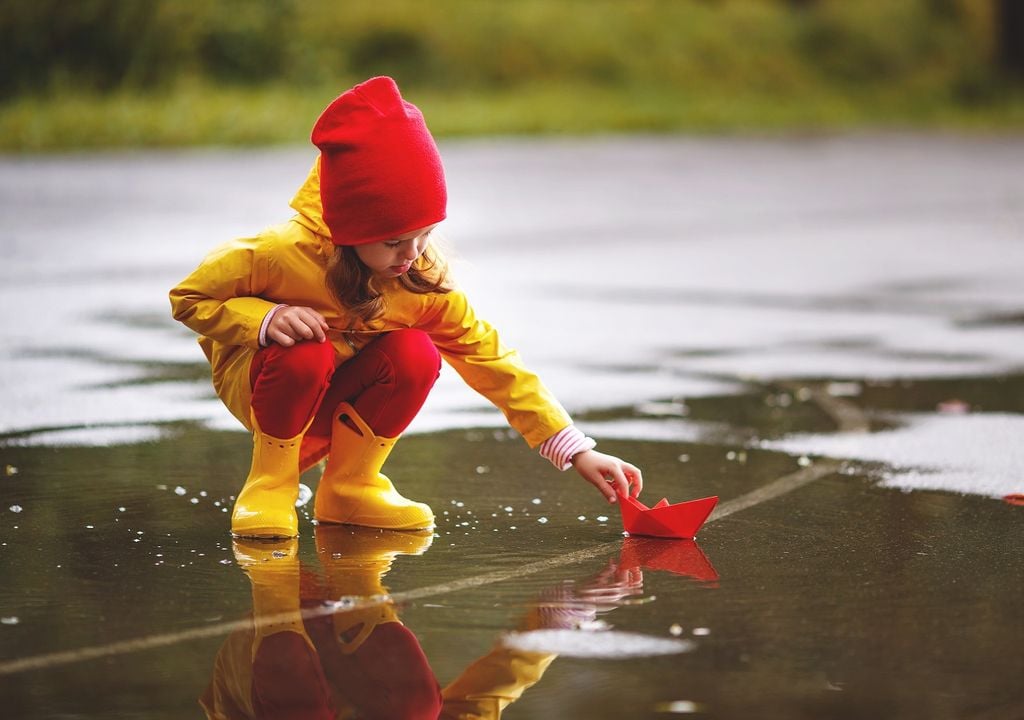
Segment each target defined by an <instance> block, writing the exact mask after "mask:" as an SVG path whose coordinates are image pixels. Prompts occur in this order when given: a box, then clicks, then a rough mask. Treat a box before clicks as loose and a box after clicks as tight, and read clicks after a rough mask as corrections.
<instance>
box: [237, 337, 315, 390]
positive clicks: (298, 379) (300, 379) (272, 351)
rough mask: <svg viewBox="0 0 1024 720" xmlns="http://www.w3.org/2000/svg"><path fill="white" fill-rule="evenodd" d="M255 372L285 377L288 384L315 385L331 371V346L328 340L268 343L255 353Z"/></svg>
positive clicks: (256, 373) (254, 378) (265, 375)
mask: <svg viewBox="0 0 1024 720" xmlns="http://www.w3.org/2000/svg"><path fill="white" fill-rule="evenodd" d="M253 370H254V373H253V375H254V377H253V378H252V380H253V382H255V380H256V377H255V376H257V375H262V376H263V377H267V376H274V377H277V378H288V381H289V384H291V385H293V386H294V385H298V386H306V385H311V386H315V387H319V386H321V385H324V384H325V383H326V382H327V381H328V380H329V379H330V376H331V373H332V372H334V348H333V347H332V346H331V344H330V343H328V342H323V343H319V342H313V341H306V342H299V343H295V344H294V345H292V346H290V347H284V346H283V345H277V344H275V345H271V346H270V347H266V348H263V349H262V350H260V351H259V353H257V363H256V364H255V366H254V367H253Z"/></svg>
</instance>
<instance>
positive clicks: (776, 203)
mask: <svg viewBox="0 0 1024 720" xmlns="http://www.w3.org/2000/svg"><path fill="white" fill-rule="evenodd" d="M442 152H443V154H444V157H445V160H446V167H447V170H448V174H449V180H450V185H451V196H452V204H451V208H450V216H451V217H450V220H449V221H448V222H447V223H446V227H445V235H446V237H447V239H448V241H449V243H450V245H451V247H452V248H453V250H454V252H455V260H456V261H455V267H456V273H457V277H458V279H459V280H460V281H461V282H462V284H463V285H465V286H466V287H467V289H468V290H469V291H470V294H471V297H473V298H474V299H475V302H476V305H477V306H478V309H479V311H480V312H481V314H483V315H484V316H486V317H488V318H489V319H491V320H492V321H494V322H495V324H496V325H498V327H499V328H500V329H501V330H502V331H503V334H504V335H505V336H506V338H507V339H508V341H509V342H510V344H512V345H514V346H516V347H518V348H519V349H520V350H521V352H522V353H523V355H524V358H525V359H526V361H527V363H528V364H529V365H531V366H532V367H533V368H534V369H536V370H537V371H538V372H539V373H540V374H541V375H542V377H544V378H545V380H546V381H547V383H548V384H549V385H550V386H551V387H552V388H553V389H554V390H555V392H556V394H557V395H558V396H559V397H560V399H562V401H563V402H564V403H565V404H566V405H567V406H568V407H569V408H570V410H571V411H572V412H573V413H574V415H575V416H576V418H577V420H578V422H579V424H580V425H581V427H583V428H584V429H585V430H587V431H588V432H589V433H590V434H592V435H594V436H595V437H597V438H598V439H599V441H600V446H601V448H602V449H605V450H607V451H609V452H613V453H616V454H621V455H622V456H624V457H628V458H629V459H630V460H632V461H634V462H636V463H637V464H639V465H641V466H642V467H643V469H644V476H645V481H646V485H647V489H646V490H645V493H644V499H645V500H647V501H649V502H652V503H653V502H654V501H655V500H657V499H658V498H660V497H662V496H667V497H668V498H669V499H670V500H673V501H676V500H683V499H690V498H696V497H701V496H705V495H718V496H719V497H720V498H721V502H720V505H719V509H718V512H717V514H716V515H714V516H713V517H712V520H711V521H710V522H709V524H708V525H707V526H706V527H705V528H704V529H703V530H702V532H701V533H700V534H699V537H698V540H697V543H696V544H692V543H678V542H673V541H656V540H644V539H640V538H623V537H622V532H621V531H622V526H621V523H620V520H619V516H618V512H617V510H616V509H615V508H614V507H608V506H607V505H604V504H603V503H602V502H601V501H600V499H599V497H598V495H597V494H596V493H594V492H593V491H592V490H590V489H589V488H588V487H587V486H586V485H585V484H584V483H582V481H580V480H578V479H575V478H574V477H573V476H571V475H570V474H559V473H557V472H556V471H554V470H553V469H552V468H550V467H548V466H547V465H546V464H545V462H544V461H542V460H540V459H539V458H537V457H536V456H535V455H534V454H533V453H532V452H531V451H529V449H528V448H526V447H525V446H524V444H523V443H522V442H521V440H519V439H518V438H517V437H514V436H512V435H511V434H510V433H509V432H508V431H507V430H505V429H504V428H503V426H502V423H501V418H500V415H498V414H497V413H496V411H494V410H493V409H491V408H489V407H488V406H487V405H486V404H485V403H484V402H482V401H481V400H480V399H479V398H477V397H476V396H474V395H473V394H472V393H470V392H469V391H467V390H466V389H465V388H463V387H462V386H461V385H460V383H459V382H458V380H457V378H455V377H454V376H453V374H452V373H445V374H444V375H443V376H442V380H441V381H440V383H439V385H438V387H437V388H436V390H435V393H434V394H433V396H432V397H431V399H430V400H429V401H428V404H427V406H426V408H425V409H424V412H423V414H422V415H421V417H420V418H418V420H417V422H416V424H415V425H414V427H413V432H411V433H410V434H409V435H408V436H407V437H406V438H404V439H403V440H402V442H401V443H400V444H399V446H398V447H397V448H396V450H395V452H394V454H393V456H392V458H391V460H390V461H389V464H388V467H387V471H388V474H389V475H390V476H391V477H392V478H393V479H394V480H395V482H396V484H398V485H399V487H400V489H401V490H402V491H403V492H405V493H406V494H408V495H409V496H411V497H415V498H417V499H421V500H425V501H428V502H429V503H430V504H431V505H432V506H433V507H434V509H435V511H436V512H437V514H438V516H439V525H438V528H437V531H436V533H435V534H434V535H433V536H428V537H422V538H410V537H407V536H402V535H398V536H396V535H394V534H388V533H373V532H370V533H365V532H363V533H360V532H357V531H352V530H346V529H340V530H338V529H333V530H332V529H325V528H314V526H313V525H312V524H311V523H310V522H309V520H308V517H305V513H307V512H308V509H304V511H303V513H304V518H303V525H302V536H301V537H300V539H299V542H298V543H297V544H296V545H295V546H290V545H288V546H282V547H275V548H267V547H255V548H251V547H238V546H233V545H232V542H231V539H230V537H229V536H228V534H227V527H228V516H227V512H228V508H229V507H230V501H231V497H232V495H233V494H234V493H235V492H236V491H237V489H238V486H239V483H240V481H241V479H242V478H243V477H244V473H245V470H246V469H247V467H248V458H249V444H248V438H247V436H246V435H245V434H244V433H243V432H241V431H240V430H239V428H238V427H237V426H236V425H234V421H233V420H232V419H231V418H230V417H229V416H227V414H226V412H225V411H223V410H222V409H221V408H220V406H219V403H218V402H217V401H216V400H215V398H213V396H212V391H211V390H210V388H209V386H208V380H207V378H206V368H205V365H204V363H202V357H201V353H200V352H199V350H198V348H197V347H196V346H195V343H194V340H193V338H192V337H191V336H190V334H189V333H188V332H187V331H186V330H184V329H183V328H180V327H177V326H175V324H174V323H173V321H171V320H170V318H169V317H168V308H167V301H166V290H167V289H168V288H169V287H170V286H171V285H172V284H173V283H174V282H175V281H176V280H177V279H179V278H180V277H182V276H183V275H184V274H185V273H187V272H188V271H189V270H190V269H191V267H192V266H194V264H195V263H197V262H198V260H199V259H200V258H201V256H202V254H203V253H204V252H205V251H206V250H207V249H209V248H210V247H212V246H213V245H215V244H216V243H218V242H220V241H223V240H225V239H228V238H230V237H233V236H237V235H242V234H246V233H249V232H254V231H256V230H258V229H259V228H260V227H262V226H264V225H266V224H269V223H272V222H276V221H278V220H280V219H283V218H285V217H287V215H288V209H287V205H286V203H287V200H288V198H290V197H291V194H292V192H293V191H294V189H295V187H297V185H298V184H299V183H300V182H301V180H302V178H303V177H304V175H305V172H306V170H307V168H308V166H309V164H310V163H311V162H312V159H313V156H312V153H311V152H310V151H308V150H306V149H302V148H300V149H282V150H267V151H190V152H182V153H141V154H115V155H83V156H60V157H46V158H36V157H23V158H10V157H9V158H5V159H2V160H0V258H2V263H0V279H2V283H0V300H2V302H3V306H4V307H5V308H6V311H5V313H4V315H3V319H2V320H0V327H2V328H3V337H4V343H3V347H2V348H0V387H2V394H3V400H4V402H3V405H2V407H0V468H2V469H3V470H4V472H3V474H2V475H0V572H2V577H3V578H4V580H5V582H4V583H3V589H2V590H0V702H2V703H3V707H4V708H5V716H7V715H9V716H10V717H18V718H57V717H90V718H92V717H95V718H134V717H146V718H182V717H202V716H203V713H202V710H201V708H200V705H199V698H200V697H203V696H204V693H207V692H208V687H211V686H212V687H214V688H217V691H218V692H219V693H221V697H222V698H223V697H234V696H238V697H248V698H250V700H251V692H252V689H253V687H254V686H255V687H257V688H258V689H259V690H260V691H262V692H264V693H265V694H266V697H271V696H274V697H284V698H285V700H286V701H287V702H291V703H293V704H294V703H296V702H299V700H300V699H301V700H302V702H305V703H307V704H308V705H309V704H312V703H313V700H311V698H314V697H315V696H316V693H315V692H313V691H311V690H307V689H308V688H309V687H312V686H311V685H309V682H310V680H309V678H310V677H312V676H313V675H315V673H313V675H311V674H310V672H311V671H308V670H309V669H308V668H306V671H302V672H300V670H302V668H304V667H305V666H304V665H303V664H302V663H300V662H293V663H291V664H290V665H289V666H288V668H286V670H287V671H284V670H281V669H280V668H278V671H277V672H273V673H269V674H266V673H265V672H264V674H263V675H260V672H257V671H254V670H253V667H252V666H251V663H248V662H247V661H249V660H251V656H250V655H249V654H248V650H249V649H251V642H252V628H251V626H250V621H251V618H252V617H253V615H254V614H255V616H256V617H257V619H259V618H270V620H274V619H275V618H276V620H278V621H282V618H284V619H285V620H289V619H290V621H292V622H294V621H295V617H297V616H301V617H302V618H303V621H304V626H303V627H304V628H305V632H306V633H307V636H308V637H309V638H310V641H311V643H312V644H313V646H314V649H315V650H316V655H315V657H316V659H317V661H318V662H319V667H320V669H321V670H322V673H323V678H324V681H325V682H326V683H327V684H328V685H329V686H330V687H331V688H332V691H333V692H334V696H333V700H332V702H334V704H335V708H336V709H339V710H340V709H341V708H343V707H347V706H348V705H360V704H361V703H362V706H363V708H364V713H368V710H366V708H369V707H372V706H374V703H375V702H376V703H379V701H380V698H381V697H384V696H387V697H393V698H397V700H395V702H398V701H399V700H401V699H402V698H404V699H405V700H407V701H408V702H409V703H412V704H413V705H415V706H417V707H420V708H423V709H429V708H431V707H432V705H431V704H430V702H429V700H428V699H425V698H427V697H428V696H429V695H430V692H429V688H430V687H432V686H430V684H429V683H428V688H427V690H428V692H427V693H426V694H425V695H422V694H421V695H418V694H417V692H421V693H422V692H423V688H422V687H421V686H418V685H417V684H416V683H414V682H413V681H412V680H411V679H410V680H408V681H407V682H405V681H397V683H396V681H395V679H394V678H395V676H396V675H395V674H394V673H392V674H390V675H388V676H387V677H384V676H383V675H382V674H381V673H377V675H376V676H375V675H374V672H372V671H370V670H367V668H373V667H376V666H375V665H374V664H373V662H372V658H374V657H388V658H392V659H393V660H394V662H395V664H396V665H398V666H399V667H400V669H399V670H398V671H397V673H398V675H397V676H398V677H400V678H415V677H427V678H432V679H436V682H437V683H438V685H439V686H440V687H442V688H445V695H444V698H445V710H444V712H446V713H449V715H453V714H455V713H456V712H458V711H463V712H466V711H467V710H466V709H467V707H468V705H467V703H469V700H467V698H468V697H469V696H473V697H480V696H484V697H492V698H497V697H499V696H500V697H504V700H503V701H502V703H504V702H508V701H511V700H514V701H513V702H511V704H509V705H508V706H507V708H506V709H505V711H504V715H503V717H506V718H517V717H518V718H577V717H578V718H623V717H630V718H633V717H635V718H648V717H650V718H657V717H671V716H673V715H677V714H683V715H686V714H690V715H695V716H697V717H709V718H747V717H754V716H756V717H767V718H776V717H777V718H863V717H894V718H896V717H900V718H903V717H906V718H1019V717H1024V689H1022V685H1021V683H1020V677H1022V676H1024V654H1022V653H1021V652H1020V650H1019V648H1020V647H1022V646H1024V645H1022V643H1024V620H1022V619H1021V609H1022V605H1021V598H1022V597H1024V593H1022V591H1024V553H1022V552H1021V551H1022V549H1024V541H1022V539H1021V538H1022V534H1021V532H1020V528H1021V522H1022V520H1024V507H1021V506H1019V505H1017V504H1014V496H1015V495H1018V494H1021V493H1024V480H1022V478H1024V473H1022V471H1021V468H1022V465H1024V450H1022V443H1020V442H1019V438H1020V437H1021V432H1022V431H1024V423H1022V413H1024V372H1022V368H1024V340H1022V338H1021V334H1020V329H1021V324H1022V322H1024V289H1022V286H1021V284H1020V280H1019V278H1020V270H1021V268H1022V267H1024V173H1022V172H1021V170H1020V168H1022V167H1024V141H1021V140H1019V139H1014V138H957V137H919V136H902V135H892V136H863V137H839V138H827V137H823V138H805V139H786V140H769V139H720V140H714V139H706V140H698V139H685V138H680V139H673V138H621V139H612V138H607V139H592V140H586V141H583V140H580V141H569V140H559V141H540V140H537V141H525V140H524V141H516V140H487V141H485V140H480V141H462V142H449V143H446V144H444V145H443V147H442ZM556 311H557V313H558V315H554V314H553V313H554V312H556ZM304 482H305V483H306V484H308V485H309V486H311V487H314V488H315V485H316V477H315V472H313V473H311V474H308V475H307V476H306V477H305V478H304ZM384 593H389V595H388V596H385V595H384ZM387 597H390V598H391V602H388V601H387V600H386V598H387ZM295 613H298V615H295ZM382 613H383V614H382ZM385 616H386V618H387V619H395V618H397V619H400V621H401V623H402V625H401V626H399V625H397V624H395V623H385V625H391V626H393V627H403V628H404V629H405V630H404V631H403V633H405V632H406V631H407V634H403V635H402V637H403V638H404V644H403V645H401V646H399V645H394V644H392V645H381V646H380V647H378V646H377V645H374V643H375V642H377V641H376V640H373V641H367V642H366V643H365V645H364V646H363V647H364V648H365V650H364V652H365V653H368V655H363V656H360V654H359V652H360V651H358V650H357V651H356V653H355V655H354V656H355V657H357V658H359V657H362V658H363V661H364V662H362V664H361V665H360V668H361V669H362V670H363V671H365V674H359V673H357V672H356V671H355V670H353V669H352V668H351V667H348V668H347V666H346V665H345V664H344V662H343V659H342V658H340V657H339V656H337V655H336V649H335V648H333V647H329V646H330V642H328V641H327V640H324V641H323V642H321V640H322V638H330V637H331V635H332V631H331V628H334V631H339V629H340V630H341V631H344V630H345V629H346V628H349V629H351V628H353V627H360V626H359V623H364V625H365V624H367V623H368V621H367V620H366V618H369V617H373V618H378V620H379V619H380V618H381V617H385ZM369 624H372V623H369ZM382 635H383V632H382V633H381V634H380V636H382ZM371 637H373V636H372V635H371ZM396 642H397V641H396ZM240 648H241V650H239V649H240ZM381 648H384V649H381ZM371 651H372V652H371ZM420 651H421V652H420ZM332 653H334V654H332ZM367 658H370V659H367ZM346 668H347V669H346ZM425 668H426V669H425ZM289 672H291V673H292V674H291V675H290V674H289ZM254 674H255V676H256V680H255V681H254V680H253V676H254ZM316 677H320V676H319V675H317V676H316ZM354 677H355V678H359V682H358V683H355V684H357V685H358V687H355V686H354V681H353V678H354ZM229 678H233V679H234V680H233V681H229V680H228V679H229ZM375 682H377V683H378V685H375V684H374V683H375ZM232 683H234V684H232ZM388 683H391V684H390V685H389V684H388ZM375 687H377V688H379V690H374V689H373V688H375ZM417 688H418V690H417ZM502 688H503V689H502ZM289 689H292V690H293V691H294V693H293V694H294V695H295V696H294V697H289V696H288V694H287V691H288V690H289ZM300 689H301V690H302V692H299V690H300ZM502 692H504V693H505V695H502ZM274 693H278V695H274ZM281 693H283V695H282V694H281ZM488 693H490V694H489V695H488ZM520 694H521V695H520ZM206 697H209V695H207V696H206ZM346 703H347V704H348V705H346ZM243 704H244V703H243ZM398 712H399V711H397V710H395V709H394V708H392V710H391V713H392V716H395V714H396V713H398ZM311 716H312V715H311ZM387 716H388V715H387V714H385V717H387Z"/></svg>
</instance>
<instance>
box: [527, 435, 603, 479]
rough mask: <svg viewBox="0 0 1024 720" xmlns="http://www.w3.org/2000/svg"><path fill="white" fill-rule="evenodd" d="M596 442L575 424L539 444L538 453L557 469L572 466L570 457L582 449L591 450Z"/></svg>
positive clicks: (566, 468)
mask: <svg viewBox="0 0 1024 720" xmlns="http://www.w3.org/2000/svg"><path fill="white" fill-rule="evenodd" d="M596 446H597V443H596V442H595V441H594V440H593V439H592V438H589V437H587V436H586V435H584V434H583V433H582V432H581V431H580V430H579V429H578V428H577V427H576V426H575V425H570V426H569V427H567V428H564V429H562V430H559V431H558V432H557V433H555V434H554V435H552V436H551V437H549V438H548V439H547V440H545V441H544V442H542V443H541V445H540V455H541V457H543V458H546V459H548V460H550V461H551V464H552V465H554V466H555V467H556V468H558V469H559V470H568V469H569V468H570V467H572V458H573V456H574V455H576V454H577V453H581V452H583V451H584V450H593V449H594V448H595V447H596Z"/></svg>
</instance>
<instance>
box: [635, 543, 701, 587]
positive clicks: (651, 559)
mask: <svg viewBox="0 0 1024 720" xmlns="http://www.w3.org/2000/svg"><path fill="white" fill-rule="evenodd" d="M619 567H621V568H635V567H638V568H643V569H644V570H662V571H665V572H670V573H673V574H675V575H682V576H684V577H689V578H693V579H694V580H699V581H700V582H703V583H714V582H716V581H717V580H718V573H717V572H716V571H715V568H714V566H713V565H712V564H711V561H710V560H708V558H707V556H706V555H704V553H703V552H701V549H700V548H699V547H697V543H695V542H694V541H693V540H675V541H673V542H664V541H662V540H655V539H654V538H639V537H628V538H625V539H624V540H623V541H622V550H621V552H620V553H619Z"/></svg>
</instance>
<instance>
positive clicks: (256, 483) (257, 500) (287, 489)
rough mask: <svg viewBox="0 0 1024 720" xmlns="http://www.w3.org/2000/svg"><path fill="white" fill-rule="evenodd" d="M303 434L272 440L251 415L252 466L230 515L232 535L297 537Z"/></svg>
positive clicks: (273, 438)
mask: <svg viewBox="0 0 1024 720" xmlns="http://www.w3.org/2000/svg"><path fill="white" fill-rule="evenodd" d="M307 427H308V425H307ZM304 432H305V429H303V432H302V433H299V434H298V435H296V436H295V437H293V438H284V439H282V438H275V437H271V436H270V435H267V434H266V433H264V432H263V431H262V430H260V426H259V424H258V423H257V422H256V416H255V415H253V416H252V467H251V468H250V469H249V477H248V478H246V480H245V485H244V486H243V487H242V491H241V492H240V493H238V498H237V499H236V500H235V507H234V510H233V511H232V513H231V533H232V534H233V535H235V536H237V537H264V538H272V537H295V536H296V535H298V534H299V518H298V515H297V514H296V512H295V501H296V500H297V499H298V497H299V448H300V446H301V445H302V435H303V433H304Z"/></svg>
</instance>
